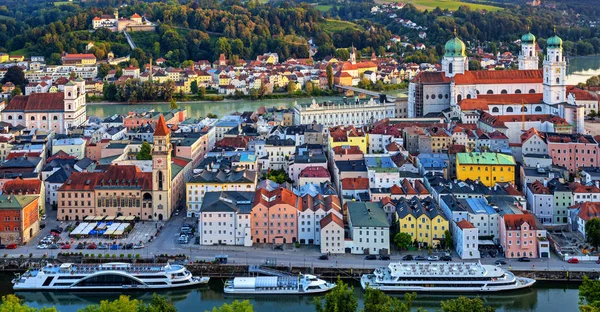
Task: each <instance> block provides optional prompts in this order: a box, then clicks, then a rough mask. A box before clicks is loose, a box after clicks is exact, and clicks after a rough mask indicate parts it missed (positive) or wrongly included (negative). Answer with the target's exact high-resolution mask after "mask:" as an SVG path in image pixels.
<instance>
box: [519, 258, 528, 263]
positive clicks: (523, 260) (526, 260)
mask: <svg viewBox="0 0 600 312" xmlns="http://www.w3.org/2000/svg"><path fill="white" fill-rule="evenodd" d="M529 261H531V259H529V258H527V257H521V258H519V262H529Z"/></svg>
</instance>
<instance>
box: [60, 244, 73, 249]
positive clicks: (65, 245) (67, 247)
mask: <svg viewBox="0 0 600 312" xmlns="http://www.w3.org/2000/svg"><path fill="white" fill-rule="evenodd" d="M60 249H71V245H69V244H64V245H62V246H60Z"/></svg>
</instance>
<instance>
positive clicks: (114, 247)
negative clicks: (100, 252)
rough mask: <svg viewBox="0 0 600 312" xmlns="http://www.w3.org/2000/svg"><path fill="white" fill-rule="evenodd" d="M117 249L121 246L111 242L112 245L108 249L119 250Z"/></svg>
mask: <svg viewBox="0 0 600 312" xmlns="http://www.w3.org/2000/svg"><path fill="white" fill-rule="evenodd" d="M119 249H121V246H119V245H117V244H112V245H111V246H110V250H119Z"/></svg>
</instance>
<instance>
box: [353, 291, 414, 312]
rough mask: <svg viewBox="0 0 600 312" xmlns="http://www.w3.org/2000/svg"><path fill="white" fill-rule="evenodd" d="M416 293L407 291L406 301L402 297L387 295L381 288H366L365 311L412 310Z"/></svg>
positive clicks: (395, 311) (391, 311) (394, 311)
mask: <svg viewBox="0 0 600 312" xmlns="http://www.w3.org/2000/svg"><path fill="white" fill-rule="evenodd" d="M416 297H417V294H416V293H405V294H404V301H402V300H400V298H396V297H392V296H388V295H386V294H385V293H384V292H383V291H381V290H379V289H373V288H371V287H367V288H366V289H365V301H364V305H365V308H364V310H363V312H410V311H411V308H412V303H413V301H414V300H415V298H416Z"/></svg>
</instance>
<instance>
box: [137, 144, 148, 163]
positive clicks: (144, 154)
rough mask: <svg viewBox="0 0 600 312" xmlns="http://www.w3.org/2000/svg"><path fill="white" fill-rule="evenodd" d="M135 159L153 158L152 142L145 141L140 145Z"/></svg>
mask: <svg viewBox="0 0 600 312" xmlns="http://www.w3.org/2000/svg"><path fill="white" fill-rule="evenodd" d="M135 159H137V160H151V159H152V147H151V146H150V143H148V142H143V143H142V146H141V147H140V151H139V152H138V153H137V155H135Z"/></svg>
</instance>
